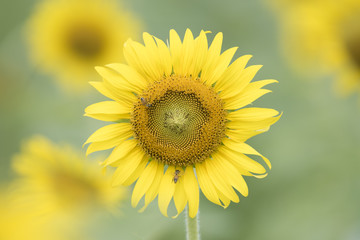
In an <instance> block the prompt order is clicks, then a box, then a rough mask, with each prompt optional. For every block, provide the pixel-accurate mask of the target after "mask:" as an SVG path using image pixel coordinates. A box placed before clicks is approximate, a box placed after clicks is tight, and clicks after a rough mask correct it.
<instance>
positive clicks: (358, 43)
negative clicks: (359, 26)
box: [346, 30, 360, 68]
mask: <svg viewBox="0 0 360 240" xmlns="http://www.w3.org/2000/svg"><path fill="white" fill-rule="evenodd" d="M346 47H347V49H348V52H349V54H350V57H351V60H352V61H353V62H354V63H355V65H356V66H357V67H358V68H360V30H359V32H358V34H357V35H356V36H353V37H352V38H351V39H349V40H348V41H347V44H346Z"/></svg>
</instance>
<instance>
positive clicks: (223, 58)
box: [201, 47, 238, 86]
mask: <svg viewBox="0 0 360 240" xmlns="http://www.w3.org/2000/svg"><path fill="white" fill-rule="evenodd" d="M237 49H238V48H237V47H233V48H230V49H228V50H226V51H225V52H224V53H223V54H221V55H220V58H219V60H218V63H217V64H216V66H215V67H214V69H212V71H208V72H207V74H206V75H202V74H201V77H203V78H204V81H205V82H206V84H207V85H208V86H212V85H213V84H214V83H215V82H216V81H217V80H218V79H219V78H220V77H221V75H223V74H224V72H225V70H226V69H227V67H228V66H229V64H230V62H231V59H232V58H233V56H234V54H235V52H236V50H237Z"/></svg>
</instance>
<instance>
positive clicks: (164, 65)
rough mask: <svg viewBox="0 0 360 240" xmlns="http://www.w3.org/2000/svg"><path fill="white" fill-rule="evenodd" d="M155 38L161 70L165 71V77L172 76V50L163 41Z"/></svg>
mask: <svg viewBox="0 0 360 240" xmlns="http://www.w3.org/2000/svg"><path fill="white" fill-rule="evenodd" d="M154 38H155V41H156V44H157V46H158V51H159V57H160V64H161V69H163V70H164V74H165V76H170V74H171V72H172V64H171V56H170V50H169V48H168V46H166V44H165V43H164V42H163V41H162V40H160V39H158V38H156V37H154Z"/></svg>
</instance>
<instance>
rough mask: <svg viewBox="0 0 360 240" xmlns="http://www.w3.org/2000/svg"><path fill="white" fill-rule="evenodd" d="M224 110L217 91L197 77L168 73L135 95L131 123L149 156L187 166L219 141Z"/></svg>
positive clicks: (213, 149) (195, 161) (221, 136)
mask: <svg viewBox="0 0 360 240" xmlns="http://www.w3.org/2000/svg"><path fill="white" fill-rule="evenodd" d="M225 114H226V112H225V110H224V109H223V103H222V101H221V100H220V99H219V98H218V96H217V94H216V93H215V92H214V91H213V90H212V89H211V88H209V87H207V86H206V85H204V84H203V83H202V82H201V81H200V80H199V79H193V78H192V77H178V76H170V77H167V78H164V79H162V80H161V81H159V82H155V83H153V84H152V85H151V86H150V87H149V88H148V89H146V90H145V91H144V92H143V93H142V95H141V96H139V100H138V102H136V104H135V105H134V109H133V113H132V119H131V123H132V125H133V130H134V133H135V137H136V138H137V139H138V140H139V143H140V146H141V147H142V148H143V150H144V151H145V152H146V153H147V154H149V155H150V156H151V157H152V158H153V159H157V160H158V161H161V162H163V163H164V164H168V165H174V166H188V165H192V164H195V163H198V162H202V161H204V160H205V159H206V158H208V157H209V156H210V155H211V153H212V152H213V151H215V150H216V149H217V147H218V146H219V145H220V143H221V140H222V138H223V137H224V136H225Z"/></svg>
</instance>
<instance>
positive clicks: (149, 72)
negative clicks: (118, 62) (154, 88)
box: [124, 39, 163, 81]
mask: <svg viewBox="0 0 360 240" xmlns="http://www.w3.org/2000/svg"><path fill="white" fill-rule="evenodd" d="M124 56H125V59H126V61H127V62H128V63H129V65H130V66H131V67H133V68H135V70H136V71H137V72H138V73H140V74H141V75H142V76H143V77H144V78H145V79H147V78H150V79H151V81H156V80H159V79H161V77H162V76H163V71H162V69H160V68H159V67H158V66H157V65H156V59H153V57H152V55H151V52H150V51H149V50H148V49H147V48H146V47H145V46H144V45H142V44H140V43H138V42H135V41H132V40H131V39H129V40H128V41H127V42H126V43H125V45H124Z"/></svg>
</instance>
